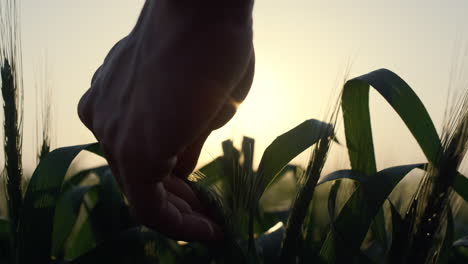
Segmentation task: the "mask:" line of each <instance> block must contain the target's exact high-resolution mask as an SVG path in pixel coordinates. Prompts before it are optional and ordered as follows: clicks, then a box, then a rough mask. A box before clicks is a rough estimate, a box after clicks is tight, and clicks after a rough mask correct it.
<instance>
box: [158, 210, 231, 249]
mask: <svg viewBox="0 0 468 264" xmlns="http://www.w3.org/2000/svg"><path fill="white" fill-rule="evenodd" d="M155 223H156V225H155V226H154V228H156V229H157V230H159V231H160V232H162V233H164V234H166V235H168V236H169V237H171V238H173V239H176V240H183V241H214V240H220V239H222V238H223V233H222V232H221V228H220V227H219V226H218V225H216V224H215V223H213V222H212V221H210V220H209V219H208V218H206V217H204V216H202V215H200V214H197V213H195V212H193V213H180V211H179V210H178V209H177V207H176V206H175V205H173V204H172V203H171V202H169V203H168V206H167V207H166V208H164V210H161V215H160V218H158V219H157V220H156V221H155ZM150 227H151V226H150Z"/></svg>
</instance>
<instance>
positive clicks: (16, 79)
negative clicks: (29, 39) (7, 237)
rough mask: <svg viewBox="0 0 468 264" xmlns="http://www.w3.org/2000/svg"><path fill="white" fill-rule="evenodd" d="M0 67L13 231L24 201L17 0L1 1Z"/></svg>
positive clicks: (6, 163)
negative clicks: (22, 190) (22, 189)
mask: <svg viewBox="0 0 468 264" xmlns="http://www.w3.org/2000/svg"><path fill="white" fill-rule="evenodd" d="M0 36H1V39H0V69H1V80H2V86H1V90H2V96H3V102H4V105H3V109H4V116H5V118H4V137H5V142H4V151H5V153H4V154H5V169H4V173H5V176H6V181H7V194H8V207H9V214H10V221H11V223H12V227H13V230H16V227H17V225H18V217H19V211H20V208H21V204H22V195H21V194H22V192H21V180H22V175H23V171H22V164H21V157H22V151H21V149H22V110H23V97H22V96H23V93H22V87H23V83H22V64H21V61H22V57H21V38H20V30H19V7H18V4H17V2H16V1H14V0H5V1H2V2H0Z"/></svg>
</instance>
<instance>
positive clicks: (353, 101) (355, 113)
mask: <svg viewBox="0 0 468 264" xmlns="http://www.w3.org/2000/svg"><path fill="white" fill-rule="evenodd" d="M370 86H372V87H373V88H374V89H375V90H376V91H377V92H379V93H380V95H382V96H383V98H384V99H385V100H386V101H387V102H388V103H389V104H390V106H391V107H392V108H393V109H394V110H395V111H396V113H397V114H398V115H399V116H400V118H401V119H402V120H403V122H404V123H405V124H406V126H407V127H408V129H409V130H410V132H411V134H412V135H413V136H414V138H415V139H416V141H417V142H418V144H419V146H420V147H421V149H422V151H423V152H424V154H425V156H426V158H427V159H428V161H430V162H435V161H436V157H437V153H438V151H439V150H440V140H439V136H438V134H437V131H436V129H435V127H434V124H433V122H432V120H431V118H430V116H429V114H428V113H427V110H426V108H425V107H424V105H423V103H422V102H421V100H420V99H419V98H418V96H417V95H416V94H415V93H414V91H413V90H412V89H411V87H410V86H409V85H408V84H406V83H405V81H403V80H402V79H401V78H400V77H399V76H398V75H396V74H395V73H393V72H391V71H389V70H387V69H380V70H377V71H373V72H371V73H368V74H366V75H362V76H359V77H357V78H355V79H352V80H350V81H348V82H346V84H345V86H344V90H343V96H342V109H343V118H344V124H345V134H346V142H347V146H348V152H349V158H350V161H351V167H352V169H354V170H359V171H361V172H363V173H365V174H368V175H372V174H374V173H375V171H376V165H375V156H374V147H373V139H372V129H371V123H370V114H369V87H370Z"/></svg>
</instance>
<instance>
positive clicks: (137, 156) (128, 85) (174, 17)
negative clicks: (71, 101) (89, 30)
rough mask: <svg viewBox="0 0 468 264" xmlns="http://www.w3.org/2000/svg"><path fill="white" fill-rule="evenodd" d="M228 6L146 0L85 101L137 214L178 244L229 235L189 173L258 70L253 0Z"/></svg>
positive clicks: (85, 114) (83, 110)
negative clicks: (188, 180)
mask: <svg viewBox="0 0 468 264" xmlns="http://www.w3.org/2000/svg"><path fill="white" fill-rule="evenodd" d="M207 1H209V2H210V1H211V0H207ZM221 3H223V2H220V1H214V2H213V3H212V4H213V6H212V7H211V8H203V7H204V5H201V6H197V5H196V4H193V3H192V2H191V1H181V0H180V1H168V0H147V1H146V3H145V6H144V7H143V10H142V13H141V15H140V18H139V20H138V22H137V24H136V26H135V28H134V29H133V30H132V32H131V33H130V34H129V35H128V36H127V37H125V38H124V39H122V40H121V41H119V42H118V43H117V44H116V45H115V46H114V47H113V48H112V49H111V51H110V52H109V54H108V55H107V57H106V59H105V61H104V63H103V64H102V66H101V67H100V68H99V69H98V70H97V71H96V73H95V74H94V76H93V79H92V81H91V88H90V89H89V90H88V91H87V92H86V93H85V94H84V95H83V97H82V98H81V100H80V102H79V105H78V114H79V116H80V119H81V120H82V122H83V123H84V124H85V125H86V126H87V127H88V128H89V129H90V130H91V131H92V132H93V134H94V135H95V137H96V138H97V139H98V141H99V142H100V144H101V146H102V147H103V150H104V153H105V154H106V158H107V161H108V163H109V166H110V168H111V170H112V172H113V174H114V176H115V177H116V179H117V181H118V182H119V184H120V186H121V187H122V190H123V192H124V193H125V194H126V196H127V198H128V200H129V204H130V208H131V210H132V212H133V214H134V215H135V216H136V217H137V219H138V220H139V221H140V223H142V224H144V225H147V226H148V227H151V228H154V229H156V230H158V231H159V232H162V233H165V234H167V235H168V236H170V237H172V238H174V239H179V240H186V241H187V240H205V241H207V240H217V239H221V238H222V231H221V228H220V227H219V226H218V225H217V224H216V223H214V222H213V221H212V220H210V217H209V210H207V208H204V207H203V205H202V204H201V203H200V201H199V199H198V198H197V196H196V195H195V194H194V193H193V191H192V190H191V189H190V187H189V186H188V185H187V184H186V183H185V182H184V179H185V178H186V177H187V176H188V175H189V174H190V173H191V172H192V171H193V169H194V168H195V165H196V163H197V160H198V157H199V155H200V151H201V148H202V146H203V143H204V142H205V140H206V138H207V137H208V135H209V134H210V133H211V131H212V130H214V129H217V128H219V127H221V126H223V125H224V124H225V123H226V122H228V121H229V120H230V119H231V118H232V116H233V115H234V113H235V111H236V106H237V105H238V104H239V103H240V102H242V101H243V100H244V98H245V97H246V96H247V93H248V91H249V89H250V86H251V84H252V80H253V75H254V68H255V55H254V50H253V44H252V17H251V14H252V5H253V0H244V1H240V3H235V4H234V5H233V4H232V3H231V5H232V7H230V8H229V9H227V8H226V7H223V6H222V5H223V4H221Z"/></svg>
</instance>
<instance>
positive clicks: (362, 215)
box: [320, 164, 424, 259]
mask: <svg viewBox="0 0 468 264" xmlns="http://www.w3.org/2000/svg"><path fill="white" fill-rule="evenodd" d="M422 167H424V164H411V165H403V166H396V167H391V168H388V169H385V170H382V171H380V172H378V173H376V174H375V175H372V176H371V177H367V178H366V179H365V180H364V181H363V182H361V185H360V186H359V187H358V189H357V190H356V191H355V192H354V193H353V194H352V195H351V197H350V198H349V200H348V201H347V202H346V204H345V206H344V207H343V209H342V210H341V212H340V213H339V215H338V216H337V217H336V220H335V221H334V223H333V226H334V228H335V232H336V233H337V234H339V236H340V237H341V238H342V239H343V241H344V244H345V245H346V247H348V248H349V249H348V250H351V252H356V253H357V252H359V251H360V246H361V243H362V241H363V240H364V238H365V236H366V233H367V231H368V230H369V227H370V224H371V222H372V220H373V219H374V217H375V216H376V214H377V212H378V210H379V209H380V208H381V207H382V205H383V203H384V202H385V200H386V199H387V197H388V196H389V195H390V193H391V192H392V191H393V189H394V188H395V186H396V185H397V184H398V183H399V182H400V180H401V179H403V177H404V176H406V175H407V174H408V173H409V172H411V171H412V170H414V169H416V168H422ZM343 175H345V174H343ZM349 223H355V224H354V225H353V228H348V227H349ZM330 232H331V231H330ZM332 238H333V235H329V236H328V237H327V239H326V240H325V242H324V245H323V246H322V248H323V250H321V251H320V255H321V257H323V258H324V259H329V257H328V256H326V254H327V251H328V249H327V248H330V247H332V246H333V244H334V242H333V239H332ZM325 249H327V250H325ZM337 252H340V250H337Z"/></svg>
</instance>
